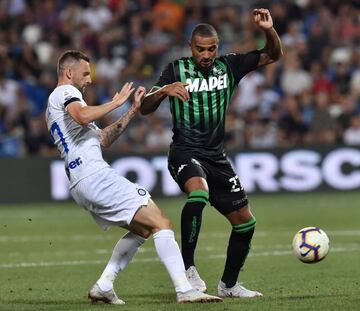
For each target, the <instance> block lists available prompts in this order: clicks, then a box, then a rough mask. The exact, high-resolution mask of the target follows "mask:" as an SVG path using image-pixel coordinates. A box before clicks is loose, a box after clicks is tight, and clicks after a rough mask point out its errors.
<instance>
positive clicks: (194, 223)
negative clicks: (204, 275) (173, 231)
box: [181, 191, 208, 270]
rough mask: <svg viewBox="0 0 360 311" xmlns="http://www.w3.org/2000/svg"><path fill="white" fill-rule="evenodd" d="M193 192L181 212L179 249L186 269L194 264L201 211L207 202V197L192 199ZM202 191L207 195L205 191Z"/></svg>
mask: <svg viewBox="0 0 360 311" xmlns="http://www.w3.org/2000/svg"><path fill="white" fill-rule="evenodd" d="M194 192H195V191H194ZM194 192H191V193H190V194H189V199H188V201H187V202H186V204H185V206H184V208H183V210H182V213H181V251H182V257H183V260H184V265H185V269H186V270H187V269H188V268H189V267H190V266H194V265H195V264H194V252H195V248H196V244H197V240H198V236H199V232H200V228H201V218H202V211H203V209H204V207H205V205H206V202H207V197H206V200H205V199H201V200H199V201H194V199H192V198H191V195H192V194H193V193H194ZM202 192H203V193H205V194H206V195H208V194H207V192H205V191H202ZM196 193H199V191H196Z"/></svg>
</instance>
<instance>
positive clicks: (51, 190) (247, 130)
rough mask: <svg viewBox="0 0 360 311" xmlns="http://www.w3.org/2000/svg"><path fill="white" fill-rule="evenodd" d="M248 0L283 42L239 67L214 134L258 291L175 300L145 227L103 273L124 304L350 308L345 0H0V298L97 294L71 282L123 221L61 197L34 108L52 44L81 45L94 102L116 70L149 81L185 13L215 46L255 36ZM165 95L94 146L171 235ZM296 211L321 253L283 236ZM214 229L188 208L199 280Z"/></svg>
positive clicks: (181, 46) (65, 306)
mask: <svg viewBox="0 0 360 311" xmlns="http://www.w3.org/2000/svg"><path fill="white" fill-rule="evenodd" d="M253 7H266V8H269V9H270V11H271V14H272V16H273V20H274V23H275V28H276V29H277V31H278V33H279V34H280V36H281V39H282V42H283V48H284V57H283V59H281V60H280V61H279V62H277V63H275V64H273V65H270V66H266V67H265V68H263V69H262V70H257V71H256V72H253V73H251V74H249V75H247V76H246V78H244V79H243V80H242V81H241V83H240V87H239V92H238V93H237V94H235V96H234V98H233V103H232V105H231V108H230V110H229V111H228V119H227V121H228V124H227V128H228V133H227V136H226V140H227V150H228V151H229V155H230V156H231V159H232V161H233V163H234V166H235V167H236V170H237V171H238V173H239V175H240V177H241V179H242V181H243V183H244V186H245V188H246V190H247V191H248V192H249V197H250V200H251V205H252V208H253V210H254V211H255V214H256V218H257V229H256V234H255V236H254V239H253V242H252V250H251V252H250V255H249V256H250V257H249V259H248V260H247V262H246V265H245V269H244V271H242V272H241V280H240V281H241V282H244V283H245V286H246V287H248V288H251V289H257V290H260V291H261V292H263V293H264V297H263V299H256V300H250V301H249V300H241V301H238V300H236V299H227V300H226V301H224V302H223V303H221V304H216V305H196V306H194V305H184V306H177V305H176V304H175V295H174V291H173V288H172V286H171V282H170V280H169V277H168V275H167V274H166V273H165V271H164V267H163V266H162V265H161V263H159V262H158V259H157V256H156V253H155V251H154V248H153V245H152V244H153V242H152V241H151V239H149V241H148V242H147V243H146V244H145V245H144V247H142V249H141V252H140V253H139V254H138V255H137V256H136V257H135V259H134V262H133V263H132V264H131V265H129V267H127V269H126V271H124V272H121V275H120V276H119V278H118V280H117V282H116V283H115V290H116V291H117V293H118V294H119V296H120V297H121V298H122V299H124V300H125V301H126V303H127V304H126V305H124V306H121V309H122V310H123V311H127V310H129V311H133V310H136V311H142V310H143V311H149V310H151V311H152V310H154V311H168V310H180V309H181V310H186V311H195V310H196V311H199V310H200V311H202V310H204V311H205V310H206V311H209V310H229V311H233V310H234V311H235V310H239V309H246V310H248V311H260V310H274V311H281V310H286V311H287V310H292V311H295V310H299V311H300V310H301V311H303V310H333V311H338V310H344V311H345V310H351V311H352V310H358V309H359V304H360V303H359V280H360V269H359V262H360V251H359V250H360V238H359V237H360V230H359V229H360V228H359V219H360V209H359V202H360V192H359V189H360V124H359V122H360V121H359V118H360V117H359V115H360V57H359V52H360V33H359V32H360V28H359V23H360V20H359V18H360V14H359V4H358V1H355V0H354V1H344V0H296V1H295V0H283V1H279V0H277V1H271V0H269V1H256V0H254V1H250V0H249V1H246V0H237V1H235V0H206V1H205V0H203V1H188V0H183V1H181V0H177V1H150V0H138V1H131V0H102V1H84V0H78V1H75V0H74V1H65V0H58V1H51V0H28V1H26V0H0V276H1V277H0V280H1V282H0V310H1V311H2V310H4V311H8V310H11V311H33V310H36V311H42V310H43V311H63V310H76V311H81V310H84V311H85V310H86V311H88V310H105V309H108V308H106V306H104V305H102V304H98V305H94V306H93V305H89V303H88V301H87V299H86V295H87V291H88V290H89V287H90V286H91V285H92V284H93V282H94V281H95V280H96V278H97V277H98V275H99V274H100V273H101V272H102V269H103V267H104V265H105V264H106V262H107V260H108V258H109V256H110V254H111V250H112V248H113V246H114V244H115V243H116V241H118V239H119V236H121V235H122V234H123V232H124V231H123V230H116V228H114V229H111V230H110V231H107V232H103V231H102V230H100V229H99V228H97V227H96V225H95V224H94V222H93V220H92V219H91V217H89V216H88V215H87V214H86V213H85V211H84V210H82V209H81V208H79V207H78V206H77V205H76V204H75V203H74V202H73V201H72V200H69V196H68V191H67V181H66V177H65V176H64V170H63V164H62V162H61V161H60V160H59V157H58V153H57V151H56V149H55V148H54V146H52V144H51V142H50V140H49V135H48V133H47V130H46V127H45V122H44V117H43V114H44V109H45V106H46V101H47V96H48V94H49V92H51V90H52V89H53V88H54V87H55V85H56V72H55V64H56V60H57V57H58V56H59V54H60V53H61V52H62V51H64V50H66V49H74V48H76V49H81V50H83V51H85V52H86V53H88V54H89V55H90V57H91V58H92V60H93V63H92V69H93V80H94V84H93V85H92V87H90V88H89V89H88V92H87V94H86V101H87V102H88V104H90V105H98V104H100V103H102V102H104V101H106V100H109V99H110V98H111V96H112V94H113V93H114V91H115V90H118V89H120V87H121V85H122V84H123V83H124V82H125V81H134V82H135V84H136V85H144V86H146V87H147V88H149V87H150V86H151V85H152V84H153V83H154V82H155V80H156V78H157V76H158V75H159V73H160V72H161V70H162V68H163V67H164V65H165V64H166V63H167V62H168V61H170V60H172V59H174V58H176V57H182V56H184V55H189V54H188V53H189V50H188V47H187V40H188V37H189V35H190V30H191V29H192V27H193V26H194V25H195V24H196V23H198V22H209V23H211V24H213V25H214V26H215V27H216V28H217V30H218V32H219V36H220V39H221V45H220V53H227V52H234V51H239V52H242V51H248V50H251V49H254V48H260V47H262V46H263V45H264V36H263V34H262V32H261V31H259V30H257V29H256V28H255V27H254V25H253V23H252V21H251V17H250V15H249V14H250V12H251V9H252V8H253ZM167 105H168V104H167V103H166V102H164V103H163V104H162V105H161V108H160V109H159V110H158V111H157V112H156V113H155V114H153V115H151V116H147V117H140V116H139V117H137V118H136V119H134V120H133V122H132V124H131V125H130V126H129V129H128V130H127V131H126V132H125V133H124V135H123V136H122V137H121V138H120V139H119V140H118V142H117V143H116V144H115V145H114V146H113V148H112V149H111V150H109V151H108V152H106V154H105V156H106V159H108V160H109V162H110V163H111V164H112V165H113V167H115V168H116V169H117V170H118V171H119V173H123V174H125V175H126V176H128V177H129V178H130V179H132V180H138V181H139V182H140V183H144V184H145V185H146V186H147V187H148V188H149V190H151V192H152V193H153V194H154V195H155V196H156V197H157V199H156V201H157V203H158V204H159V206H160V207H161V209H162V210H163V211H164V212H165V214H166V215H168V217H169V218H170V219H171V220H172V222H173V224H174V230H175V233H176V238H177V240H178V241H180V233H179V230H180V229H179V228H180V217H179V215H180V208H181V206H182V205H183V204H184V199H185V198H184V196H181V195H180V196H179V193H178V189H177V187H176V185H174V183H173V182H172V181H171V178H170V176H169V175H168V173H167V169H166V152H167V148H168V143H169V141H170V138H171V128H170V127H171V124H170V118H169V110H168V107H167ZM120 113H121V111H119V112H117V113H114V114H112V115H109V116H108V117H107V118H106V119H104V120H101V123H100V124H99V125H100V126H101V125H106V124H108V123H109V122H111V120H114V119H115V118H117V117H118V116H119V114H120ZM277 192H279V193H277ZM294 192H296V193H294ZM299 192H300V193H299ZM40 201H42V202H43V203H40ZM306 226H319V227H321V228H322V229H324V230H325V231H326V232H327V234H328V235H329V237H330V241H331V246H330V253H329V255H328V257H327V258H326V259H325V260H324V261H322V262H321V263H319V264H316V265H305V264H302V263H301V262H299V261H298V260H297V259H296V258H295V257H294V256H293V255H292V252H291V239H292V237H293V235H294V234H295V232H296V231H297V230H299V229H300V228H302V227H306ZM230 230H231V229H230V228H229V226H228V223H227V222H226V220H225V219H222V217H219V215H218V213H217V212H216V211H215V210H214V209H212V208H206V209H205V210H204V218H203V225H202V230H201V234H200V238H199V243H198V247H197V267H198V270H199V272H200V274H201V276H202V277H203V279H204V280H206V283H207V285H208V289H209V293H211V294H215V293H216V286H217V283H218V281H219V276H220V275H221V273H222V269H223V266H224V260H225V253H226V247H227V239H228V236H229V231H230Z"/></svg>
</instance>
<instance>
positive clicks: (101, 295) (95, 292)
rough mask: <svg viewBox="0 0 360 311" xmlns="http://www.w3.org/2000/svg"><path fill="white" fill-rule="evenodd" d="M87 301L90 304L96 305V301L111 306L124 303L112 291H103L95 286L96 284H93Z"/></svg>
mask: <svg viewBox="0 0 360 311" xmlns="http://www.w3.org/2000/svg"><path fill="white" fill-rule="evenodd" d="M88 297H89V299H90V300H91V302H92V303H96V302H98V301H102V302H105V303H108V304H111V305H124V304H125V301H123V300H121V299H119V298H118V296H116V294H115V292H114V290H113V289H110V290H109V291H106V292H105V291H103V290H101V288H100V287H99V285H97V283H95V284H94V286H93V287H92V288H91V289H90V291H89V294H88Z"/></svg>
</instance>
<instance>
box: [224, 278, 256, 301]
mask: <svg viewBox="0 0 360 311" xmlns="http://www.w3.org/2000/svg"><path fill="white" fill-rule="evenodd" d="M262 295H263V294H262V293H259V292H257V291H253V290H249V289H246V288H245V287H244V286H242V285H240V283H238V282H236V284H235V285H234V286H233V287H231V288H227V287H226V286H225V284H224V282H222V281H220V282H219V285H218V296H219V297H234V298H254V297H261V296H262Z"/></svg>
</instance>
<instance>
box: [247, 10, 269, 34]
mask: <svg viewBox="0 0 360 311" xmlns="http://www.w3.org/2000/svg"><path fill="white" fill-rule="evenodd" d="M252 13H253V16H254V22H255V24H256V25H257V26H258V27H260V28H261V29H263V30H266V29H270V28H271V27H272V26H273V20H272V18H271V15H270V12H269V10H268V9H254V10H253V12H252Z"/></svg>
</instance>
